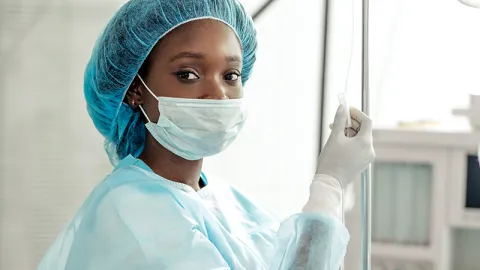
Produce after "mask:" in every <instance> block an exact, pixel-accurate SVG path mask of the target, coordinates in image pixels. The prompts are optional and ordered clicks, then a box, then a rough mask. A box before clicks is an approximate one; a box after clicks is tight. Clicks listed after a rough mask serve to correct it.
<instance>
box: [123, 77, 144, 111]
mask: <svg viewBox="0 0 480 270" xmlns="http://www.w3.org/2000/svg"><path fill="white" fill-rule="evenodd" d="M143 93H144V91H143V87H142V83H141V82H140V80H139V79H138V77H135V79H134V80H133V82H132V84H130V87H129V88H128V90H127V93H126V95H125V102H126V103H127V104H128V105H129V106H130V107H131V108H132V109H137V108H138V106H139V105H143V103H144V97H145V95H144V94H143Z"/></svg>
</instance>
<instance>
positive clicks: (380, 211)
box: [372, 163, 432, 245]
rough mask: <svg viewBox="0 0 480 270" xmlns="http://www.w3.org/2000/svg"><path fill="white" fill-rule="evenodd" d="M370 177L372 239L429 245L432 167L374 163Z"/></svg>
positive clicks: (426, 165) (384, 241)
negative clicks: (371, 190)
mask: <svg viewBox="0 0 480 270" xmlns="http://www.w3.org/2000/svg"><path fill="white" fill-rule="evenodd" d="M373 176H374V177H373V179H374V182H373V205H372V209H373V214H372V238H373V239H372V240H373V241H375V242H383V243H397V244H405V245H428V244H429V241H430V237H429V231H430V230H429V229H430V228H429V227H430V204H431V203H430V202H431V187H432V167H431V165H429V164H407V163H376V164H375V166H374V167H373Z"/></svg>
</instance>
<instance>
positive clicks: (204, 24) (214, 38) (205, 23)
mask: <svg viewBox="0 0 480 270" xmlns="http://www.w3.org/2000/svg"><path fill="white" fill-rule="evenodd" d="M153 53H154V54H156V55H157V56H158V57H161V58H162V59H167V58H172V57H175V56H176V55H178V54H184V55H185V54H188V53H190V54H197V55H203V56H204V57H209V56H222V57H228V58H233V59H238V58H240V59H241V58H242V49H241V44H240V42H239V40H238V38H237V35H236V33H235V31H234V30H233V29H232V28H231V27H229V26H228V25H226V24H225V23H223V22H220V21H218V20H208V19H204V20H197V21H192V22H189V23H186V24H184V25H181V26H179V27H178V28H176V29H174V30H172V31H171V32H170V33H169V34H167V35H166V36H165V37H164V38H162V39H161V41H160V42H159V43H158V44H157V46H156V47H155V49H154V51H153Z"/></svg>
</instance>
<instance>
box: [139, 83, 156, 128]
mask: <svg viewBox="0 0 480 270" xmlns="http://www.w3.org/2000/svg"><path fill="white" fill-rule="evenodd" d="M137 77H138V79H140V81H141V82H142V84H143V86H145V88H147V90H148V92H150V94H152V96H153V97H155V98H156V99H157V100H158V98H157V96H155V94H154V93H153V92H152V90H150V88H148V86H147V84H146V83H145V82H144V81H143V79H142V77H140V75H138V74H137ZM138 107H139V108H140V110H142V113H143V115H145V118H147V120H148V122H149V123H151V122H152V121H150V118H148V115H147V113H146V112H145V110H144V109H143V107H142V105H140V104H139V105H138Z"/></svg>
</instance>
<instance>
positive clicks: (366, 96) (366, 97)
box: [362, 0, 372, 270]
mask: <svg viewBox="0 0 480 270" xmlns="http://www.w3.org/2000/svg"><path fill="white" fill-rule="evenodd" d="M368 19H369V0H362V111H363V112H364V113H365V114H367V115H369V114H370V91H369V90H370V89H369V62H368V57H369V56H368V38H369V20H368ZM371 170H372V166H371V165H369V166H368V168H367V169H366V170H365V171H364V172H363V173H362V195H363V196H362V210H363V213H362V215H363V217H362V218H363V222H362V224H363V228H362V255H363V256H362V257H363V262H362V264H363V270H370V269H371V258H370V255H371V245H372V237H371V232H372V230H371V228H372V227H371V225H372V223H371V220H372V218H371V210H372V207H371V198H372V196H371V191H372V183H371Z"/></svg>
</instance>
